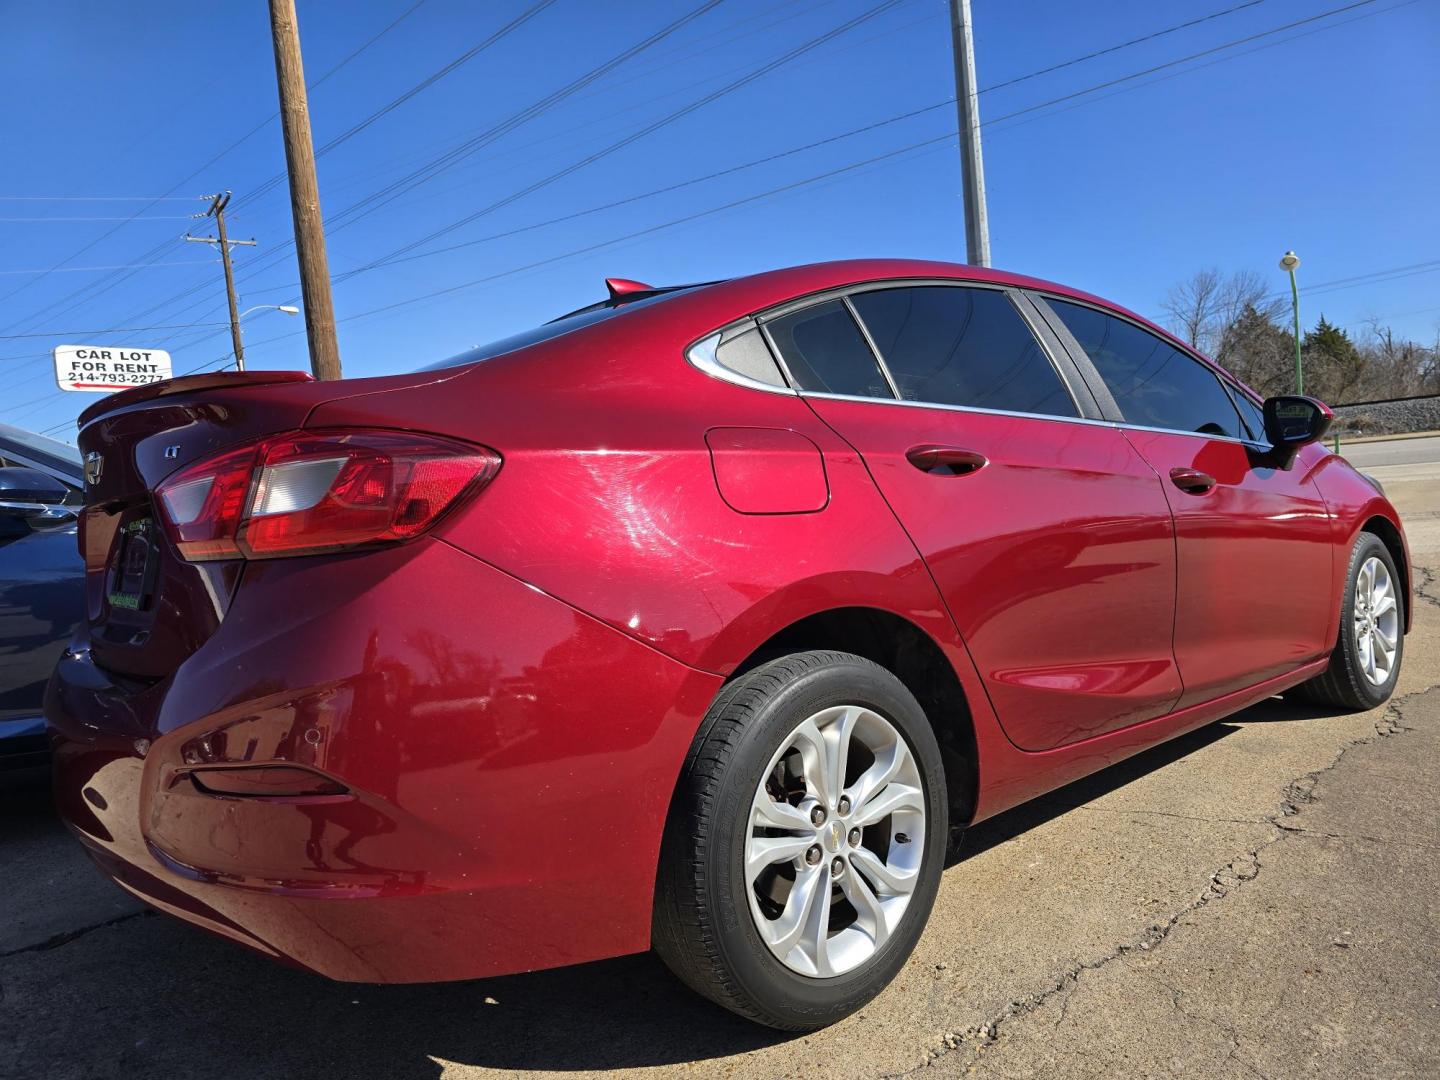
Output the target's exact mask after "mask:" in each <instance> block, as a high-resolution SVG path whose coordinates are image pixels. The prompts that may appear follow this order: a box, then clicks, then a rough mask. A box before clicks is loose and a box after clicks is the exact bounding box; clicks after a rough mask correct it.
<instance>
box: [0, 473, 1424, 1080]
mask: <svg viewBox="0 0 1440 1080" xmlns="http://www.w3.org/2000/svg"><path fill="white" fill-rule="evenodd" d="M1371 471H1372V472H1374V473H1375V474H1376V475H1378V476H1379V477H1380V478H1381V479H1382V481H1383V482H1384V483H1385V484H1386V487H1387V489H1388V490H1389V492H1390V494H1391V496H1392V498H1393V499H1394V500H1395V502H1396V503H1397V505H1398V506H1399V507H1400V510H1401V512H1402V514H1403V515H1404V516H1405V519H1406V522H1407V530H1408V532H1409V537H1410V543H1411V547H1412V553H1413V555H1414V558H1415V561H1416V562H1417V564H1418V565H1419V566H1420V567H1422V568H1423V570H1424V572H1423V573H1422V574H1419V575H1417V577H1419V578H1420V579H1421V580H1420V582H1419V584H1420V586H1421V588H1422V589H1423V590H1424V593H1425V595H1424V596H1423V597H1417V603H1416V612H1415V622H1416V625H1415V630H1414V632H1413V633H1412V634H1411V635H1410V637H1409V638H1408V639H1407V641H1406V650H1407V652H1406V657H1405V667H1404V671H1403V672H1402V676H1401V683H1400V687H1399V689H1398V691H1397V694H1396V697H1395V698H1394V699H1393V700H1392V702H1391V703H1390V704H1389V705H1388V706H1386V707H1385V708H1382V709H1377V710H1374V711H1373V712H1370V713H1360V714H1353V715H1332V714H1328V713H1326V712H1325V711H1323V710H1320V709H1316V708H1314V707H1312V706H1306V705H1301V704H1295V703H1290V702H1286V701H1283V700H1280V699H1276V700H1272V701H1268V702H1264V703H1262V704H1260V705H1257V706H1255V707H1253V708H1251V709H1248V710H1246V711H1245V712H1244V713H1241V714H1238V715H1237V716H1234V717H1231V718H1229V719H1228V720H1225V721H1222V722H1220V723H1217V724H1214V725H1211V726H1210V727H1208V728H1205V729H1202V730H1201V731H1198V732H1194V733H1192V734H1190V735H1188V736H1185V737H1182V738H1181V739H1178V740H1176V741H1174V742H1172V743H1169V744H1166V745H1164V746H1161V747H1158V748H1156V749H1153V750H1151V751H1148V752H1147V753H1145V754H1142V755H1140V756H1139V757H1137V758H1133V759H1131V760H1130V761H1128V762H1124V763H1122V764H1120V765H1118V766H1115V767H1113V768H1111V769H1108V770H1106V771H1104V772H1102V773H1099V774H1097V775H1095V776H1092V777H1090V778H1087V779H1086V780H1083V781H1080V782H1079V783H1076V784H1072V785H1070V786H1069V787H1067V788H1064V789H1062V790H1061V791H1058V792H1055V793H1053V794H1051V795H1049V796H1046V797H1045V798H1042V799H1039V800H1037V801H1035V802H1032V803H1030V804H1027V805H1026V806H1023V807H1020V808H1018V809H1016V810H1014V811H1011V812H1010V813H1007V814H1005V815H1002V816H1001V817H999V818H997V819H994V820H992V821H989V822H986V823H984V824H982V825H981V826H978V827H977V828H975V829H974V830H972V831H971V834H970V835H969V837H968V838H967V841H966V844H965V847H964V850H963V852H962V856H961V858H960V859H959V860H958V862H957V863H956V864H955V865H953V866H951V867H950V868H949V869H947V871H946V873H945V878H944V882H943V884H942V887H941V893H940V897H939V900H938V901H937V904H936V909H935V913H934V915H933V916H932V919H931V924H930V926H929V928H928V929H927V931H926V934H925V936H924V938H923V939H922V941H921V943H920V946H919V948H918V949H917V950H916V953H915V955H914V957H913V958H912V959H911V961H910V962H909V963H908V964H907V965H906V967H905V969H904V970H903V971H902V972H901V974H900V976H899V977H898V978H897V980H896V982H895V984H894V985H892V986H891V988H890V989H889V990H887V991H886V992H885V993H884V994H882V995H881V996H880V997H879V998H877V999H876V1000H875V1001H874V1002H872V1003H871V1004H870V1005H869V1006H867V1007H866V1008H865V1009H864V1010H863V1011H862V1012H861V1013H860V1014H858V1015H857V1016H855V1017H852V1018H850V1019H849V1020H846V1021H845V1022H843V1023H841V1024H839V1025H836V1026H835V1027H834V1028H831V1029H829V1030H827V1031H823V1032H819V1033H816V1034H812V1035H807V1036H800V1037H795V1036H787V1035H781V1034H779V1033H776V1032H770V1031H766V1030H763V1029H759V1028H755V1027H753V1026H751V1025H748V1024H746V1023H744V1022H742V1021H739V1020H737V1019H735V1018H733V1017H731V1016H729V1015H728V1014H726V1013H723V1012H721V1011H719V1010H717V1009H715V1008H714V1007H712V1006H710V1005H708V1004H707V1003H705V1002H702V1001H700V1000H698V999H696V998H695V997H693V996H692V995H691V994H689V992H688V991H685V990H684V989H682V988H681V987H680V986H679V985H678V984H677V983H675V982H674V981H673V980H672V979H670V977H669V976H668V974H667V973H666V972H665V971H664V969H663V968H662V967H661V965H660V964H659V963H658V961H655V960H654V959H653V958H651V957H648V956H637V957H626V958H623V959H620V960H613V961H607V962H604V963H600V964H592V965H588V966H585V967H581V968H573V969H566V970H561V971H553V972H541V973H537V974H533V975H522V976H513V977H510V978H504V979H492V980H485V981H482V982H473V983H463V984H451V985H442V986H391V987H375V986H355V985H341V984H335V983H328V982H325V981H324V980H322V979H319V978H316V977H314V976H310V975H307V974H304V973H302V972H297V971H292V970H289V969H286V968H283V967H279V966H276V965H274V964H271V963H269V962H267V961H265V960H263V959H261V958H259V957H255V956H252V955H250V954H248V953H245V952H243V951H241V950H239V949H237V948H235V947H234V946H231V945H229V944H227V943H225V942H222V941H219V940H212V939H210V938H209V937H207V936H205V935H203V934H201V933H200V932H198V931H195V930H192V929H190V928H188V927H186V926H183V925H180V924H178V923H176V922H174V921H173V920H171V919H168V918H159V917H149V916H148V915H147V914H146V913H144V912H143V910H142V909H141V908H140V907H139V906H138V905H137V904H135V903H134V902H133V901H132V900H130V899H129V898H127V897H126V896H125V895H124V894H122V893H121V892H119V891H118V890H117V889H115V888H114V887H113V886H110V885H108V884H107V883H105V882H103V881H102V880H100V878H99V877H98V875H97V874H96V873H95V871H93V870H92V869H91V868H90V867H89V866H88V864H86V862H85V861H84V858H83V856H82V855H81V853H80V852H79V850H78V847H76V845H74V844H73V843H72V842H71V841H70V840H69V839H68V838H67V837H66V836H65V835H64V834H63V832H62V831H61V830H60V827H59V826H58V824H57V823H56V822H55V821H54V818H53V816H52V815H51V814H50V811H49V807H48V798H47V795H46V793H45V792H44V791H43V790H25V789H18V790H7V791H0V883H3V889H0V1076H3V1077H9V1076H15V1077H31V1076H40V1075H43V1076H47V1077H57V1078H59V1077H87V1078H88V1077H108V1076H125V1077H148V1076H170V1075H185V1076H189V1077H210V1076H214V1077H227V1078H230V1077H235V1078H248V1077H275V1076H313V1077H376V1078H379V1077H398V1078H407V1080H408V1078H412V1077H413V1078H433V1077H445V1078H462V1077H467V1078H468V1077H481V1076H491V1075H506V1074H512V1073H514V1072H538V1073H544V1072H554V1073H557V1074H571V1075H573V1074H576V1073H605V1072H609V1071H620V1072H624V1073H626V1074H635V1075H644V1076H649V1075H669V1074H675V1075H680V1074H691V1075H694V1074H701V1075H724V1076H736V1077H777V1076H794V1077H800V1076H805V1077H813V1076H829V1075H833V1076H846V1077H851V1076H868V1077H881V1076H918V1077H926V1076H934V1077H946V1076H952V1075H953V1076H960V1075H964V1076H972V1075H973V1076H980V1077H1024V1076H1042V1075H1043V1076H1057V1075H1058V1076H1065V1077H1089V1076H1096V1077H1099V1076H1105V1077H1116V1076H1127V1077H1128V1076H1136V1077H1139V1076H1144V1077H1164V1076H1176V1077H1180V1076H1186V1077H1188V1076H1206V1077H1230V1076H1234V1077H1267V1078H1281V1077H1309V1076H1313V1077H1332V1076H1333V1077H1341V1076H1343V1077H1365V1076H1373V1077H1407V1076H1415V1077H1421V1076H1435V1075H1440V858H1437V854H1440V809H1437V800H1436V795H1435V791H1436V788H1437V781H1440V633H1437V631H1440V464H1434V465H1416V464H1414V463H1406V464H1403V465H1394V466H1384V467H1381V468H1376V469H1373V470H1371ZM597 903H603V898H597Z"/></svg>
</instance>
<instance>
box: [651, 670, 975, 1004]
mask: <svg viewBox="0 0 1440 1080" xmlns="http://www.w3.org/2000/svg"><path fill="white" fill-rule="evenodd" d="M848 704H855V705H862V706H865V707H866V708H868V709H870V710H873V711H874V712H876V713H878V714H879V715H880V716H882V717H884V718H885V719H886V720H888V721H889V722H890V724H891V725H892V726H893V727H894V728H895V729H896V730H897V731H898V732H899V733H900V735H901V736H902V737H903V738H904V740H905V742H906V744H907V746H908V748H909V750H910V752H911V755H912V756H913V758H914V760H915V762H916V765H917V768H918V772H919V774H920V779H921V784H922V787H923V789H924V806H925V813H926V823H925V836H924V842H923V851H922V853H921V856H920V866H919V869H918V874H917V881H916V885H915V889H914V891H913V893H912V894H911V899H910V902H909V905H908V906H907V907H906V909H905V911H904V913H903V915H902V916H901V918H900V922H899V924H898V925H897V926H896V927H895V929H894V931H893V932H892V933H891V935H890V937H889V938H888V940H886V941H885V943H884V944H883V945H882V946H881V947H880V948H879V949H877V950H876V951H875V953H874V954H873V955H872V956H870V958H869V959H868V960H866V961H864V962H863V963H861V964H860V965H859V966H858V967H856V968H854V969H853V970H851V971H848V972H846V973H844V974H841V975H837V976H834V977H831V978H825V979H819V978H810V977H806V976H804V975H801V974H799V973H797V972H795V971H792V970H791V969H790V968H788V967H786V966H785V965H784V964H783V963H781V962H780V960H779V959H777V958H776V957H775V955H774V954H773V953H772V952H771V951H770V949H769V948H768V947H767V945H766V944H765V942H764V940H763V939H762V938H761V936H760V933H759V931H758V930H757V929H756V927H755V924H754V919H753V918H752V917H751V913H750V908H749V892H748V891H749V888H750V886H749V884H748V882H747V881H746V878H745V874H744V872H743V853H744V846H745V842H746V839H747V837H748V835H749V821H750V806H751V801H752V799H753V797H754V795H755V791H756V788H757V787H758V785H759V783H760V780H761V777H762V773H763V772H764V771H765V769H766V767H767V764H768V763H769V761H770V759H771V757H772V756H773V755H774V753H775V751H776V750H778V749H779V747H780V746H781V744H782V742H783V741H784V740H785V739H786V738H787V737H788V736H789V735H790V733H791V732H792V731H793V730H794V729H795V728H796V727H797V726H798V725H799V724H800V723H801V722H802V721H804V720H805V719H806V718H808V717H810V716H813V715H814V714H815V713H817V712H818V711H820V710H822V709H825V708H829V707H832V706H836V705H848ZM944 775H945V774H944V767H943V765H942V763H941V756H940V748H939V745H938V744H937V742H936V739H935V734H934V732H933V730H932V729H931V727H930V724H929V722H928V721H927V719H926V717H925V712H924V710H923V709H921V707H920V704H919V703H918V702H917V701H916V700H915V698H914V696H913V695H912V694H911V693H910V691H909V690H907V689H906V688H905V686H904V684H903V683H901V682H900V680H899V679H897V678H896V677H895V676H894V675H892V674H891V673H890V672H889V671H887V670H885V669H884V668H882V667H880V666H879V665H878V664H874V663H872V662H871V661H869V660H865V659H863V658H861V657H859V656H853V655H851V654H849V653H841V652H806V653H797V654H794V655H791V656H785V657H782V658H779V659H776V660H772V661H770V662H769V663H767V664H764V665H762V666H760V667H758V668H756V669H754V670H752V671H750V672H748V673H746V674H745V675H742V676H740V677H739V678H737V679H735V680H734V681H733V682H731V683H729V684H727V685H726V686H725V687H724V688H723V689H722V690H721V692H720V694H719V695H718V696H717V697H716V699H715V702H714V704H712V705H711V707H710V710H709V712H708V713H706V715H705V719H704V721H703V722H702V723H701V725H700V729H699V731H698V732H697V733H696V736H695V740H694V742H693V744H692V745H691V748H690V754H689V756H688V758H687V759H686V764H685V768H684V770H683V772H682V774H681V777H680V780H679V783H678V785H677V787H676V792H675V797H674V800H673V803H672V805H671V810H670V817H669V820H668V821H667V823H666V829H665V837H664V841H663V843H662V845H661V853H660V866H659V874H658V879H657V882H656V889H655V912H654V920H653V930H652V942H653V944H654V947H655V951H656V952H657V953H658V954H659V955H660V957H661V958H662V959H663V960H664V961H665V963H666V964H667V965H668V966H669V968H670V970H671V971H673V972H674V973H675V974H676V975H677V976H678V977H679V978H680V979H681V980H682V981H683V982H684V983H686V984H687V985H688V986H690V987H691V988H692V989H693V990H695V991H697V992H698V993H700V994H703V995H704V996H705V997H708V998H710V999H711V1000H712V1001H714V1002H716V1003H717V1004H720V1005H723V1006H724V1007H725V1008H727V1009H730V1010H731V1011H733V1012H736V1013H738V1014H740V1015H741V1016H744V1017H746V1018H748V1019H750V1020H754V1021H756V1022H758V1023H761V1024H765V1025H767V1026H769V1027H773V1028H778V1029H781V1030H784V1031H810V1030H814V1029H816V1028H821V1027H824V1026H826V1025H827V1024H833V1023H835V1022H836V1021H837V1020H840V1019H842V1018H843V1017H845V1016H848V1015H849V1014H851V1013H853V1012H854V1011H855V1010H857V1009H859V1008H861V1007H862V1006H863V1005H864V1004H865V1003H866V1002H868V1001H870V1000H871V999H872V998H873V997H874V996H875V995H876V994H878V993H879V992H880V991H881V990H882V989H884V988H885V986H886V985H887V984H888V983H889V982H890V981H891V980H892V979H893V978H894V977H895V974H896V973H897V972H898V971H899V970H900V968H901V966H902V965H903V964H904V963H905V961H906V959H907V958H908V957H909V955H910V953H911V951H912V950H913V949H914V947H915V943H916V942H917V941H918V940H919V938H920V934H921V931H922V930H923V929H924V927H925V922H926V920H927V919H928V918H929V915H930V909H931V907H932V906H933V905H934V902H935V894H936V892H937V890H938V888H939V884H940V873H941V869H942V867H943V863H944V858H945V845H946V840H947V835H948V828H947V804H946V798H945V778H944ZM902 842H903V841H902ZM852 872H853V871H852Z"/></svg>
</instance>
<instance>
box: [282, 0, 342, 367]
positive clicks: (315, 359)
mask: <svg viewBox="0 0 1440 1080" xmlns="http://www.w3.org/2000/svg"><path fill="white" fill-rule="evenodd" d="M270 31H271V34H272V36H273V37H274V39H275V79H276V82H277V83H278V84H279V88H280V121H281V126H282V127H283V128H284V131H285V165H286V170H287V171H288V172H289V174H290V210H291V214H292V215H293V216H294V219H295V254H296V256H297V257H298V259H299V262H300V295H301V296H302V297H303V298H304V302H305V336H306V338H307V339H308V340H309V343H310V370H311V371H313V372H314V373H315V377H316V378H317V379H338V378H340V345H339V343H338V342H337V341H336V340H335V307H334V305H333V303H332V302H331V299H330V264H329V261H328V260H327V259H326V257H325V229H324V224H323V221H322V219H321V216H320V185H319V183H318V182H317V181H316V179H315V146H314V143H313V141H312V140H311V137H310V103H309V100H308V98H307V97H306V94H305V68H304V65H303V64H302V63H301V59H300V28H299V26H298V25H297V24H296V21H295V0H270Z"/></svg>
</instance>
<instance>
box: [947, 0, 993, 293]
mask: <svg viewBox="0 0 1440 1080" xmlns="http://www.w3.org/2000/svg"><path fill="white" fill-rule="evenodd" d="M970 26H971V20H970V0H950V36H951V41H952V44H953V46H954V49H955V107H956V109H957V110H958V111H959V113H960V180H961V183H962V185H963V186H964V191H965V261H966V262H967V263H969V264H970V265H971V266H989V265H990V217H989V215H988V214H987V213H986V211H985V164H984V161H983V159H982V158H981V156H980V106H979V104H978V102H977V100H976V98H977V96H978V91H977V90H976V87H975V40H974V37H973V36H972V34H971V32H970Z"/></svg>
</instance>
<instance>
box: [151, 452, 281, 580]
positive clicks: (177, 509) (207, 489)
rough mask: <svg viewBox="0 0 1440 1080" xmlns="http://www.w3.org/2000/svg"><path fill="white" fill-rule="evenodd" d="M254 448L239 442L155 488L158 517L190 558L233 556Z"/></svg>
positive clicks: (235, 551) (251, 469)
mask: <svg viewBox="0 0 1440 1080" xmlns="http://www.w3.org/2000/svg"><path fill="white" fill-rule="evenodd" d="M258 449H259V447H258V446H255V445H251V446H244V447H241V448H240V449H239V450H231V451H228V452H227V453H224V454H220V455H218V456H217V457H213V458H207V459H206V460H204V461H198V462H196V463H195V464H194V465H190V466H188V467H187V468H184V469H181V470H180V471H179V472H178V473H176V474H175V475H174V476H171V477H169V478H167V479H166V480H165V482H164V483H163V484H161V485H160V486H159V488H157V489H156V491H155V494H156V495H158V496H159V499H160V511H161V516H162V517H163V518H164V519H165V524H166V525H167V526H168V528H169V530H170V537H171V539H172V540H174V541H175V547H176V548H177V549H178V550H179V552H180V554H181V556H183V557H184V558H186V559H189V560H190V561H191V562H204V561H205V560H207V559H233V558H237V557H238V556H239V554H240V548H239V547H238V546H237V545H236V543H235V537H236V534H237V533H238V532H239V531H240V521H241V518H242V517H243V515H244V511H245V500H246V498H247V497H248V496H249V494H250V476H251V473H253V472H254V469H255V454H256V452H257V450H258Z"/></svg>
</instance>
